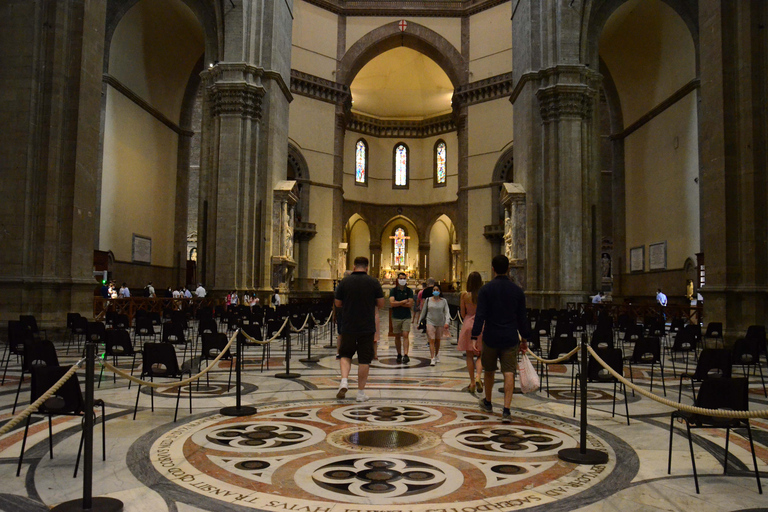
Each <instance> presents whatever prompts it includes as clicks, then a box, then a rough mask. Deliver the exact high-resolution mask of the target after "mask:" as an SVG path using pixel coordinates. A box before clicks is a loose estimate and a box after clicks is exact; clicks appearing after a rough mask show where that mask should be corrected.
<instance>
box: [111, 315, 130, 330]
mask: <svg viewBox="0 0 768 512" xmlns="http://www.w3.org/2000/svg"><path fill="white" fill-rule="evenodd" d="M112 325H113V327H114V328H115V329H129V328H130V327H131V322H130V320H128V315H122V314H121V315H117V316H116V317H115V320H114V322H113V323H112Z"/></svg>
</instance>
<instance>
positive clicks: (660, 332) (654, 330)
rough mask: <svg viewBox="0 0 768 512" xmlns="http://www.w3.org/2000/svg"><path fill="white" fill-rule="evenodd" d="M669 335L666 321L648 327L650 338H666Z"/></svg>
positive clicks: (657, 321) (655, 322)
mask: <svg viewBox="0 0 768 512" xmlns="http://www.w3.org/2000/svg"><path fill="white" fill-rule="evenodd" d="M666 333H667V324H665V323H664V320H656V321H654V322H653V323H652V324H650V327H648V335H649V336H664V335H665V334H666Z"/></svg>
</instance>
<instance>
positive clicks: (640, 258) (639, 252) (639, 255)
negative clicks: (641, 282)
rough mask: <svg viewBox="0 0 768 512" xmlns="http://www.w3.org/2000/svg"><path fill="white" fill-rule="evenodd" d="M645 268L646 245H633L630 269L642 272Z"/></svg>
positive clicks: (630, 251)
mask: <svg viewBox="0 0 768 512" xmlns="http://www.w3.org/2000/svg"><path fill="white" fill-rule="evenodd" d="M643 270H645V246H644V245H641V246H640V247H633V248H631V249H630V250H629V271H630V272H642V271H643Z"/></svg>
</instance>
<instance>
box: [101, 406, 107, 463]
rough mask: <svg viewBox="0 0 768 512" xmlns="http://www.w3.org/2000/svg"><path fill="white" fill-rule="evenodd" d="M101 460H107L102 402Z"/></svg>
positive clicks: (104, 417) (105, 417)
mask: <svg viewBox="0 0 768 512" xmlns="http://www.w3.org/2000/svg"><path fill="white" fill-rule="evenodd" d="M101 460H103V461H105V462H106V460H107V415H106V408H105V405H104V402H102V403H101Z"/></svg>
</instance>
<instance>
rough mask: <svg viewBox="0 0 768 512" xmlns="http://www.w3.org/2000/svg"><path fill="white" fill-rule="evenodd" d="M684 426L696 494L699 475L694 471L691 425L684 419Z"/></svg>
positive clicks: (697, 492)
mask: <svg viewBox="0 0 768 512" xmlns="http://www.w3.org/2000/svg"><path fill="white" fill-rule="evenodd" d="M685 428H686V429H687V430H688V447H689V448H690V450H691V466H693V481H694V483H695V484H696V494H699V475H698V474H697V473H696V459H694V458H693V439H691V425H690V424H689V423H688V422H687V421H686V422H685Z"/></svg>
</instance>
